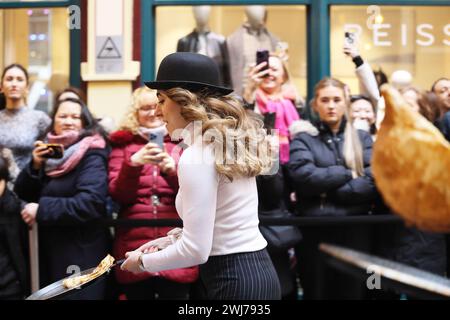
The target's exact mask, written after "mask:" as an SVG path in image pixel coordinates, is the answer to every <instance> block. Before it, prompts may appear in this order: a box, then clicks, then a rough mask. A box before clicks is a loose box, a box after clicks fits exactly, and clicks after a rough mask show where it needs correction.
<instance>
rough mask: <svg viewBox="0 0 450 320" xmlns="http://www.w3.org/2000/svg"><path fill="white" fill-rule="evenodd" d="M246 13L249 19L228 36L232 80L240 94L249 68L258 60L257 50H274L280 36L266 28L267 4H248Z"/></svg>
mask: <svg viewBox="0 0 450 320" xmlns="http://www.w3.org/2000/svg"><path fill="white" fill-rule="evenodd" d="M245 15H246V18H247V21H246V22H245V23H244V24H243V25H242V26H241V27H239V28H238V29H237V30H236V31H235V32H234V33H233V34H231V35H230V36H229V37H228V38H227V50H228V56H229V58H230V60H229V61H230V75H231V81H232V84H233V88H234V91H235V93H236V94H238V95H242V91H243V88H244V83H243V82H244V79H245V77H246V75H247V73H248V72H247V71H248V70H247V69H248V68H249V66H250V65H251V64H253V63H255V62H256V51H257V50H269V51H271V52H274V51H275V49H276V47H277V44H278V42H279V40H278V38H277V37H276V36H274V35H273V34H271V33H270V32H269V31H268V30H267V29H266V26H265V25H266V20H267V10H266V7H265V6H261V5H253V6H247V7H246V8H245Z"/></svg>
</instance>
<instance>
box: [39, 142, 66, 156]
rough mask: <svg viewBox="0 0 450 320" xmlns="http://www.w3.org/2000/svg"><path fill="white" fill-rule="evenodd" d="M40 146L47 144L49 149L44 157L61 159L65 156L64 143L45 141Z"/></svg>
mask: <svg viewBox="0 0 450 320" xmlns="http://www.w3.org/2000/svg"><path fill="white" fill-rule="evenodd" d="M40 146H45V147H46V148H47V149H48V150H50V151H49V153H47V154H46V155H43V156H42V157H43V158H47V159H61V158H62V157H63V156H64V147H63V145H62V144H53V143H43V144H41V145H40Z"/></svg>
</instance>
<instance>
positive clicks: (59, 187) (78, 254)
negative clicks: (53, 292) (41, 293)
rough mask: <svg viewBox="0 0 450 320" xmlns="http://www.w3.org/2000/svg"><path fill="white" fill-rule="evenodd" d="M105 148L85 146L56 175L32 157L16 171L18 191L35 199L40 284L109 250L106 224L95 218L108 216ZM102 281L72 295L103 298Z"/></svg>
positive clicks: (84, 265)
mask: <svg viewBox="0 0 450 320" xmlns="http://www.w3.org/2000/svg"><path fill="white" fill-rule="evenodd" d="M108 155H109V150H108V149H92V150H89V151H88V152H86V154H85V155H84V157H83V158H82V159H81V161H80V163H79V164H78V165H77V166H76V168H75V169H74V170H72V171H70V172H68V173H66V174H65V175H63V176H61V177H57V178H50V177H48V176H47V175H46V174H45V172H44V169H42V170H41V171H40V172H36V171H34V170H33V169H32V166H31V163H30V165H29V166H28V167H26V168H25V169H24V170H23V171H22V172H21V173H20V175H19V177H18V178H17V181H16V185H15V191H16V193H17V195H18V196H19V197H20V198H21V199H23V200H26V201H28V202H36V203H39V209H38V212H37V215H36V221H37V222H38V223H39V259H40V280H41V285H42V286H46V285H49V284H50V283H53V282H56V281H58V280H61V279H63V278H65V277H67V276H69V275H71V274H72V273H73V272H74V270H75V271H76V270H78V269H79V270H86V269H89V268H92V267H95V266H97V265H98V263H99V262H100V261H101V260H102V259H103V258H104V257H105V256H106V255H107V254H108V252H110V249H111V248H110V237H109V232H108V230H107V228H105V227H103V226H101V225H99V224H97V222H98V221H99V220H100V219H102V218H105V217H106V199H107V193H108V172H107V170H108V169H107V168H108ZM104 297H105V291H104V282H101V283H99V284H98V285H96V286H91V287H89V288H86V289H84V290H78V291H77V292H76V293H74V294H73V295H72V296H71V297H70V298H71V299H79V300H97V299H104Z"/></svg>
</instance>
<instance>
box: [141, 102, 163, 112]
mask: <svg viewBox="0 0 450 320" xmlns="http://www.w3.org/2000/svg"><path fill="white" fill-rule="evenodd" d="M157 107H158V104H150V105H145V106H142V107H140V108H139V112H150V111H153V112H155V111H156V108H157Z"/></svg>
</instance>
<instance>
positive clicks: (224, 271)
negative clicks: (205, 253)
mask: <svg viewBox="0 0 450 320" xmlns="http://www.w3.org/2000/svg"><path fill="white" fill-rule="evenodd" d="M200 279H201V282H202V284H203V286H204V289H205V290H206V298H207V299H209V300H279V299H281V289H280V281H279V279H278V276H277V273H276V271H275V268H274V266H273V264H272V260H271V259H270V257H269V254H268V253H267V250H266V249H264V250H261V251H256V252H246V253H237V254H229V255H223V256H213V257H209V259H208V262H206V263H205V264H203V265H201V266H200Z"/></svg>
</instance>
